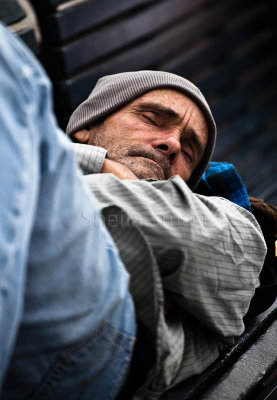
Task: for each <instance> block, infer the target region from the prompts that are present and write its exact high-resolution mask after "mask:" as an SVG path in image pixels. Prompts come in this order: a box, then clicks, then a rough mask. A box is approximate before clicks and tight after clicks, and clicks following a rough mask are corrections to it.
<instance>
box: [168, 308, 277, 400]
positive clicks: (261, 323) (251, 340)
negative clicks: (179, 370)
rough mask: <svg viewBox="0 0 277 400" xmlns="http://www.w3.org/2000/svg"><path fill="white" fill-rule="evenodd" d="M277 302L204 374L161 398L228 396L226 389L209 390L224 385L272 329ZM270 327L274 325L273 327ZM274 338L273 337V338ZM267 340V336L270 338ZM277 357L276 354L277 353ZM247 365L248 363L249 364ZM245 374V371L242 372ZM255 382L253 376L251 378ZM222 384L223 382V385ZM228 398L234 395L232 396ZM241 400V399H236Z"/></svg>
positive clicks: (184, 399) (191, 399)
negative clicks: (218, 393)
mask: <svg viewBox="0 0 277 400" xmlns="http://www.w3.org/2000/svg"><path fill="white" fill-rule="evenodd" d="M276 316H277V304H276V303H275V305H273V306H272V307H271V308H270V309H269V310H267V311H266V312H265V313H263V314H262V315H261V316H259V317H257V319H256V320H255V321H252V323H249V324H248V326H247V327H246V330H245V332H244V333H243V334H242V335H241V336H240V337H239V338H238V339H237V340H236V343H235V344H234V345H233V346H230V347H227V348H226V349H225V350H224V351H223V352H222V354H221V356H220V358H219V359H218V360H216V361H215V362H214V363H213V364H212V365H211V366H209V367H208V368H207V369H206V370H205V371H204V372H203V373H202V374H200V375H198V376H194V377H192V378H190V379H187V380H185V381H184V382H182V383H180V384H179V385H177V386H175V387H174V388H172V389H170V390H168V391H167V392H166V393H165V394H164V395H163V396H162V398H161V400H200V399H201V400H202V399H203V400H204V399H205V400H209V399H210V400H215V399H227V398H226V397H224V392H223V393H221V395H220V396H219V397H212V396H210V397H206V396H207V393H209V390H212V389H213V388H215V389H216V388H217V386H218V385H221V383H220V382H222V378H223V379H224V377H226V375H225V373H227V374H228V375H229V373H230V372H231V371H232V366H234V365H237V363H240V362H243V360H244V355H243V354H246V353H247V351H248V350H251V349H252V351H253V349H254V348H255V349H256V347H253V346H256V343H259V342H260V340H263V335H264V334H266V333H267V332H268V330H267V328H268V327H272V326H274V325H276V322H275V321H276ZM269 329H270V328H269ZM272 337H273V339H274V340H276V337H275V338H274V330H273V331H271V334H270V338H271V339H272ZM271 339H270V341H271ZM266 341H267V340H266ZM268 350H269V349H268ZM274 356H275V353H272V354H271V357H270V358H268V360H267V361H268V362H269V364H272V363H273V358H274ZM275 358H276V356H275ZM246 369H247V366H246ZM242 376H244V374H243V373H242ZM251 382H254V381H253V379H252V378H251V379H250V380H249V382H248V385H249V383H251ZM221 388H222V385H221ZM228 400H230V398H229V397H228ZM236 400H237V399H236Z"/></svg>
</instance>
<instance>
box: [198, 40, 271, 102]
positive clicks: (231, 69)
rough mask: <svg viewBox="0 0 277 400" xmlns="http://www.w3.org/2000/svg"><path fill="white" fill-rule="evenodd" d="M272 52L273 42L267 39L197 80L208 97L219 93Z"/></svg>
mask: <svg viewBox="0 0 277 400" xmlns="http://www.w3.org/2000/svg"><path fill="white" fill-rule="evenodd" d="M271 54H272V43H271V42H269V41H267V40H265V41H263V42H262V43H259V44H258V45H257V46H255V47H254V48H253V49H251V50H250V51H249V52H247V51H245V53H244V54H243V55H242V56H241V57H240V58H235V59H230V60H228V61H227V62H226V64H223V66H222V67H220V68H217V69H216V71H212V72H211V73H210V75H209V76H207V77H205V78H204V79H200V80H199V81H196V84H197V85H198V86H199V87H200V88H201V90H203V92H204V93H205V95H206V96H207V97H209V96H212V95H213V94H214V93H219V91H220V90H221V89H222V88H224V86H225V85H228V84H229V83H230V82H232V80H233V81H236V80H237V78H238V77H239V76H240V75H241V74H244V73H245V72H246V71H247V70H250V69H251V68H252V67H253V65H257V63H259V62H262V61H263V58H266V57H269V56H270V55H271ZM215 76H216V79H215Z"/></svg>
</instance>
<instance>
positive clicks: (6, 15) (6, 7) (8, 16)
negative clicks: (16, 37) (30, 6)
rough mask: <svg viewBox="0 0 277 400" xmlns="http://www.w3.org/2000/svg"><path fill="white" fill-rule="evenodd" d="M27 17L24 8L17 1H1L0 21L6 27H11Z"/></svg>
mask: <svg viewBox="0 0 277 400" xmlns="http://www.w3.org/2000/svg"><path fill="white" fill-rule="evenodd" d="M25 17H26V14H25V12H24V10H23V8H22V7H21V6H20V4H18V2H17V1H16V0H0V21H2V22H4V23H5V24H6V25H11V24H15V23H16V22H18V21H21V20H22V19H23V18H25Z"/></svg>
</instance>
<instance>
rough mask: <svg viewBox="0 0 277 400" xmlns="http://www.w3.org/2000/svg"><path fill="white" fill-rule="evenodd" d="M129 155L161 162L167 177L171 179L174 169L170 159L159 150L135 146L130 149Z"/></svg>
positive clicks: (160, 164)
mask: <svg viewBox="0 0 277 400" xmlns="http://www.w3.org/2000/svg"><path fill="white" fill-rule="evenodd" d="M127 155H128V156H131V157H145V158H149V159H150V160H152V161H155V162H156V163H157V164H159V166H160V167H161V168H162V170H163V171H164V177H165V179H169V178H170V177H171V176H172V169H171V164H170V161H169V159H168V158H167V157H166V156H164V155H163V154H161V153H160V152H159V151H157V150H154V149H145V148H143V147H138V146H135V147H132V148H130V149H129V151H128V154H127Z"/></svg>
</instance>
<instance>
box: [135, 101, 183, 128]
mask: <svg viewBox="0 0 277 400" xmlns="http://www.w3.org/2000/svg"><path fill="white" fill-rule="evenodd" d="M133 107H134V108H135V109H137V110H138V111H146V109H149V110H151V111H156V112H159V113H160V114H163V115H165V116H166V117H168V118H170V119H171V120H172V121H174V122H175V123H179V122H181V121H182V120H183V118H184V117H182V116H181V115H180V114H179V113H177V112H176V111H174V110H173V109H172V108H170V107H165V106H164V105H163V104H162V103H159V102H156V101H146V102H145V101H143V100H142V101H141V102H140V103H138V104H134V105H133Z"/></svg>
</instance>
